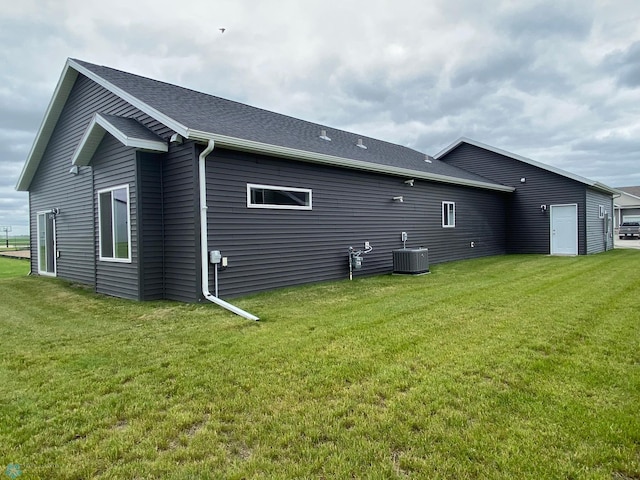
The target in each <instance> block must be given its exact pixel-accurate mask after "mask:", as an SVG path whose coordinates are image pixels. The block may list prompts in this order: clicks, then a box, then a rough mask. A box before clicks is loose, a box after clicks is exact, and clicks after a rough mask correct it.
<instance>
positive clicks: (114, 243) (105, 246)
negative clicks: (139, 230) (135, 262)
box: [98, 185, 131, 262]
mask: <svg viewBox="0 0 640 480" xmlns="http://www.w3.org/2000/svg"><path fill="white" fill-rule="evenodd" d="M98 218H99V230H100V234H99V239H100V260H105V261H110V262H131V218H130V215H129V185H123V186H120V187H113V188H108V189H104V190H100V191H98Z"/></svg>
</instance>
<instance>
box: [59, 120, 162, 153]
mask: <svg viewBox="0 0 640 480" xmlns="http://www.w3.org/2000/svg"><path fill="white" fill-rule="evenodd" d="M105 132H109V133H110V134H111V135H112V136H113V137H114V138H115V139H116V140H118V141H119V142H120V143H121V144H123V145H124V146H125V147H134V148H141V149H144V150H150V151H154V152H167V151H169V148H168V146H167V144H166V143H165V142H163V141H160V140H158V141H155V140H144V139H141V138H132V137H127V136H126V135H125V134H124V133H123V132H122V131H121V130H118V128H116V127H115V126H114V125H113V124H112V123H111V122H109V121H108V120H107V119H106V118H104V117H103V116H102V115H100V114H99V113H94V114H93V117H92V118H91V121H90V122H89V126H88V127H87V129H86V130H85V132H84V134H83V135H82V138H81V139H80V143H78V147H77V148H76V151H75V152H74V153H73V156H72V157H71V164H72V165H80V166H86V165H89V163H90V162H91V159H92V158H93V155H94V154H95V153H96V150H97V148H98V145H100V142H101V141H102V138H103V137H104V134H105Z"/></svg>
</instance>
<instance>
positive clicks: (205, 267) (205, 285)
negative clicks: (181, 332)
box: [198, 139, 259, 320]
mask: <svg viewBox="0 0 640 480" xmlns="http://www.w3.org/2000/svg"><path fill="white" fill-rule="evenodd" d="M215 146H216V144H215V142H214V141H213V140H212V139H210V140H209V143H208V145H207V148H205V149H204V150H203V151H202V153H201V154H200V157H199V160H198V176H199V186H200V256H201V260H202V267H201V273H202V295H204V298H206V299H207V300H209V301H210V302H213V303H215V304H216V305H220V306H221V307H222V308H226V309H227V310H229V311H230V312H233V313H235V314H236V315H240V316H241V317H244V318H246V319H248V320H259V318H258V317H256V316H255V315H252V314H250V313H249V312H245V311H244V310H242V309H241V308H238V307H236V306H235V305H231V304H230V303H228V302H225V301H224V300H221V299H220V298H218V297H217V295H216V296H214V295H212V294H211V292H209V244H208V237H207V208H208V207H207V177H206V173H207V170H206V168H205V161H206V158H207V155H209V154H210V153H211V152H212V151H213V149H214V148H215ZM216 273H217V272H216ZM216 277H217V275H216ZM217 292H218V284H217V278H216V294H217Z"/></svg>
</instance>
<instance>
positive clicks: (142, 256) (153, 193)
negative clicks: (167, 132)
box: [137, 152, 164, 300]
mask: <svg viewBox="0 0 640 480" xmlns="http://www.w3.org/2000/svg"><path fill="white" fill-rule="evenodd" d="M162 160H163V155H158V154H152V153H143V152H138V153H137V166H138V172H137V185H138V192H139V193H140V194H139V195H138V245H139V247H138V258H139V262H138V266H139V268H138V275H139V277H140V299H141V300H159V299H162V298H164V223H163V220H162V215H163V205H162V163H163V162H162Z"/></svg>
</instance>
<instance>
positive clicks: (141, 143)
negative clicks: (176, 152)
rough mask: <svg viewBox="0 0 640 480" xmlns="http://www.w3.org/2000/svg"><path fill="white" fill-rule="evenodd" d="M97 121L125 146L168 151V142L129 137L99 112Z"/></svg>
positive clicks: (96, 116)
mask: <svg viewBox="0 0 640 480" xmlns="http://www.w3.org/2000/svg"><path fill="white" fill-rule="evenodd" d="M95 122H96V123H97V124H98V125H100V126H101V127H102V128H104V129H105V130H106V131H107V132H109V133H110V134H111V135H113V136H114V137H115V138H116V140H118V141H119V142H120V143H122V144H123V145H124V146H125V147H134V148H141V149H144V150H151V151H154V152H168V151H169V147H168V146H167V144H166V142H164V141H162V140H146V139H143V138H135V137H128V136H127V135H126V134H125V133H124V132H122V131H121V130H118V128H117V127H116V126H114V125H113V124H112V123H111V122H109V120H107V119H106V118H104V117H103V116H102V115H100V114H99V113H98V114H96V115H95Z"/></svg>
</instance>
